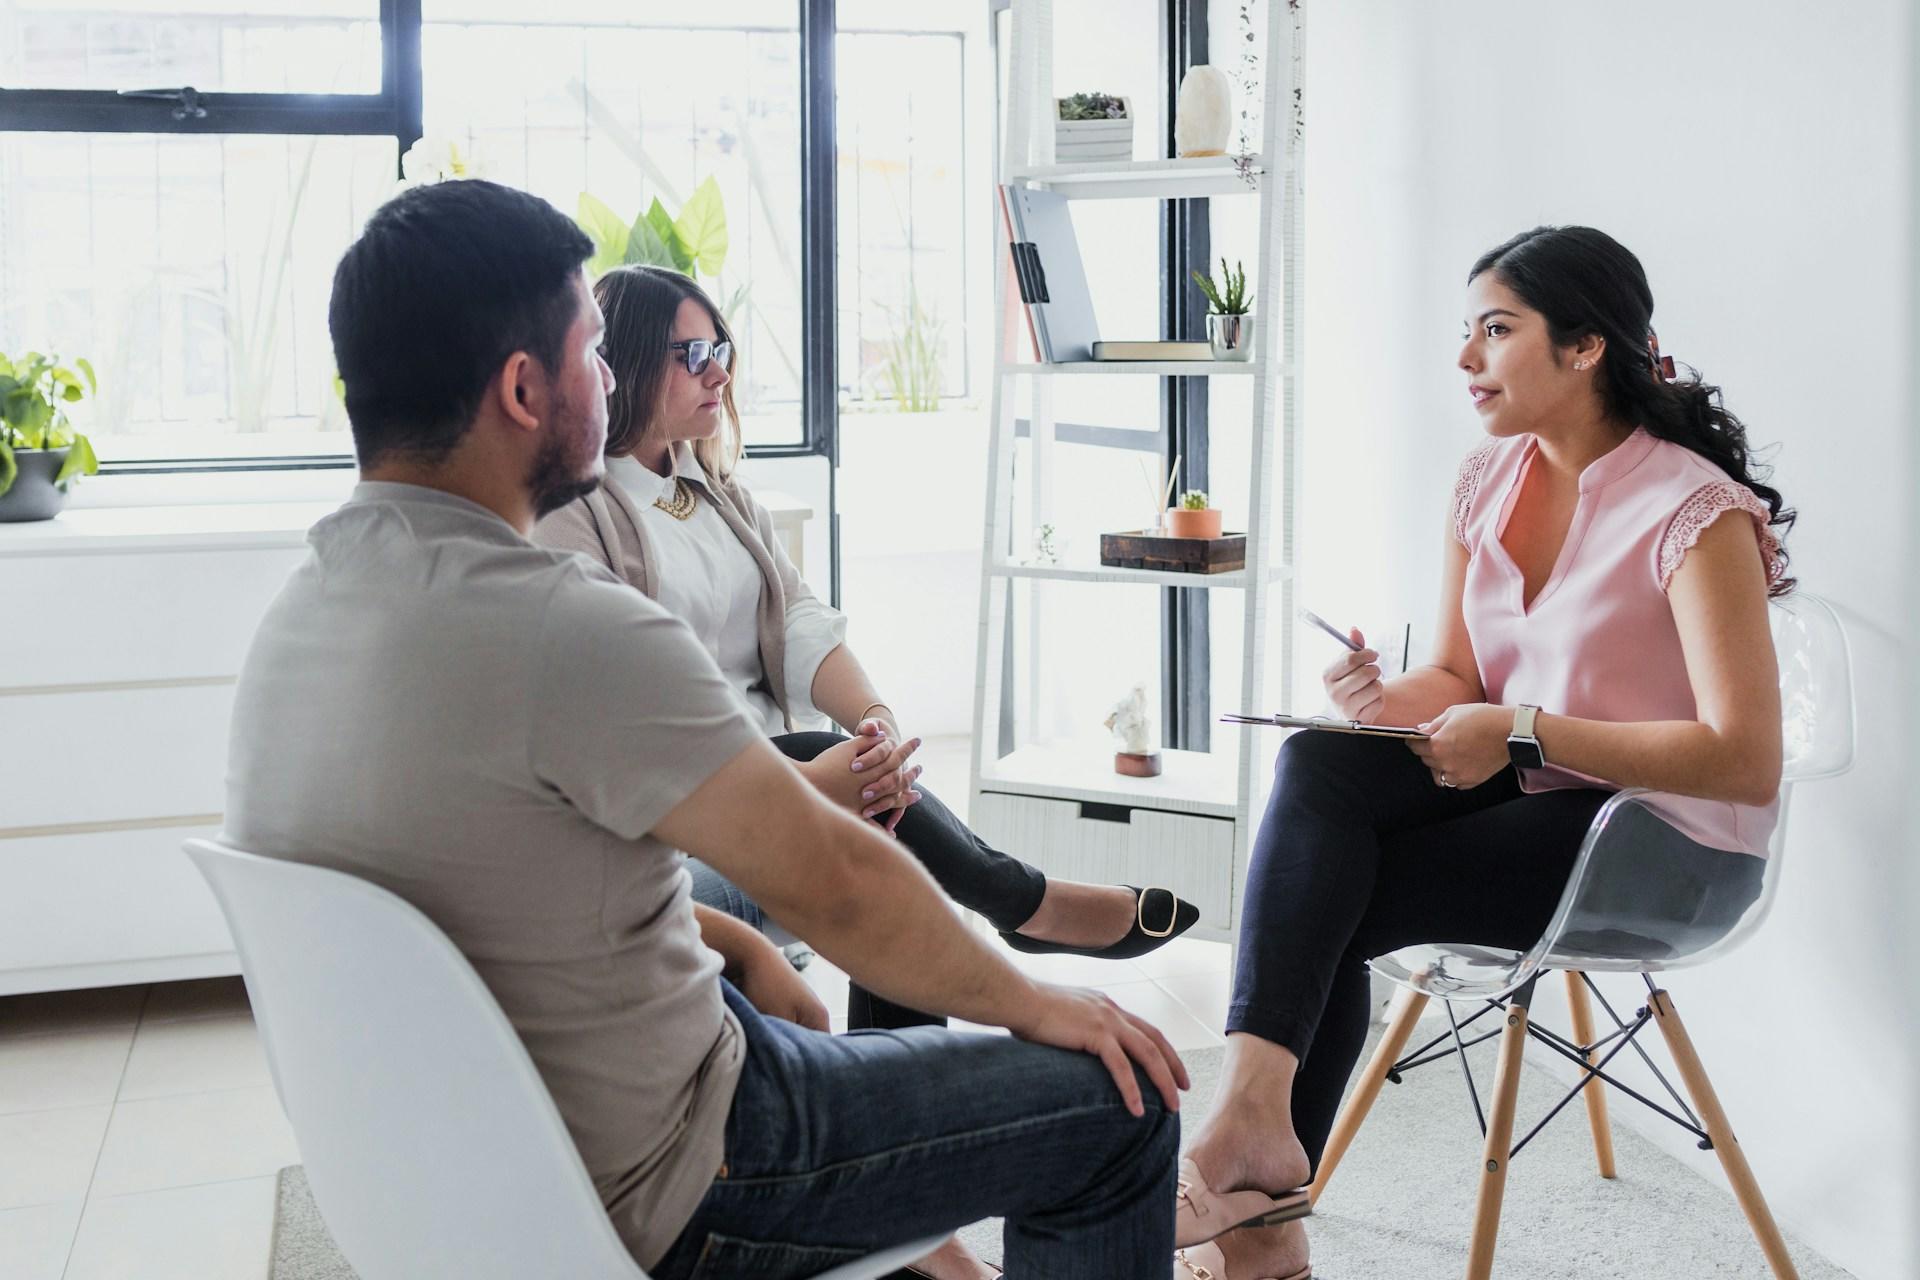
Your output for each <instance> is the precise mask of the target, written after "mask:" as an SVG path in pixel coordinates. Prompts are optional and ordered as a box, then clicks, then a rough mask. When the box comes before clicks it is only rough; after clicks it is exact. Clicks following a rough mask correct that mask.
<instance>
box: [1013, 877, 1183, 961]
mask: <svg viewBox="0 0 1920 1280" xmlns="http://www.w3.org/2000/svg"><path fill="white" fill-rule="evenodd" d="M1127 888H1129V889H1132V890H1133V905H1134V911H1133V927H1132V928H1131V929H1128V930H1127V935H1126V937H1124V938H1122V939H1120V941H1118V942H1116V943H1114V944H1112V945H1111V946H1106V947H1074V946H1069V945H1067V944H1066V943H1064V942H1042V941H1040V940H1039V939H1038V938H1029V937H1027V936H1026V935H1025V934H1023V933H1011V932H1009V931H1007V930H1005V929H1002V930H1001V931H1000V940H1001V941H1002V942H1004V943H1006V944H1007V945H1008V946H1010V947H1012V948H1013V949H1014V950H1015V951H1021V952H1025V953H1026V954H1027V955H1030V956H1053V955H1068V956H1091V957H1092V958H1093V959H1095V960H1131V959H1133V958H1134V957H1135V956H1143V955H1145V954H1147V952H1149V951H1152V950H1155V949H1156V948H1159V947H1163V946H1165V945H1166V944H1167V943H1169V942H1171V941H1172V940H1173V939H1175V938H1177V937H1179V936H1180V935H1181V934H1183V933H1185V932H1186V931H1187V930H1189V929H1191V928H1193V926H1194V924H1195V923H1196V922H1197V921H1198V920H1199V919H1200V908H1198V907H1196V906H1194V905H1193V904H1192V903H1191V902H1182V901H1180V898H1179V896H1178V895H1177V894H1175V893H1174V891H1173V890H1171V889H1163V888H1161V887H1160V886H1159V885H1152V886H1150V887H1148V888H1145V889H1141V888H1138V887H1137V886H1135V885H1128V886H1127Z"/></svg>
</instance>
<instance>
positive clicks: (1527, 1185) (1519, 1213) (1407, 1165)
mask: <svg viewBox="0 0 1920 1280" xmlns="http://www.w3.org/2000/svg"><path fill="white" fill-rule="evenodd" d="M1492 1049H1493V1045H1492V1044H1491V1043H1489V1044H1487V1045H1484V1046H1479V1047H1477V1048H1476V1049H1474V1050H1473V1051H1472V1058H1473V1061H1474V1070H1475V1075H1476V1078H1477V1079H1478V1080H1479V1081H1480V1082H1481V1089H1482V1093H1483V1096H1484V1093H1485V1091H1486V1089H1487V1088H1488V1087H1489V1085H1490V1083H1491V1081H1492V1079H1493V1071H1492V1065H1491V1061H1490V1058H1489V1057H1488V1055H1489V1054H1490V1053H1491V1052H1492ZM1183 1056H1184V1057H1185V1059H1186V1062H1187V1067H1188V1070H1189V1072H1190V1073H1191V1075H1192V1077H1193V1091H1192V1092H1191V1093H1190V1094H1189V1095H1188V1096H1187V1099H1186V1101H1185V1103H1184V1104H1183V1106H1182V1110H1181V1114H1182V1116H1183V1117H1184V1118H1185V1120H1186V1123H1187V1125H1188V1127H1189V1128H1190V1129H1191V1128H1193V1127H1195V1126H1196V1122H1197V1121H1198V1120H1199V1119H1200V1118H1201V1117H1203V1116H1205V1115H1206V1114H1207V1111H1208V1110H1209V1109H1210V1108H1211V1107H1212V1104H1213V1094H1214V1089H1215V1086H1216V1085H1217V1083H1218V1080H1219V1071H1220V1056H1221V1050H1219V1049H1203V1050H1199V1051H1196V1052H1191V1053H1188V1054H1185V1055H1183ZM1363 1061H1364V1059H1363ZM1560 1094H1561V1090H1560V1088H1559V1085H1558V1084H1557V1082H1556V1081H1555V1080H1554V1079H1553V1078H1552V1077H1551V1076H1549V1075H1548V1074H1547V1073H1546V1072H1544V1071H1541V1070H1539V1069H1538V1068H1533V1067H1529V1068H1528V1070H1527V1073H1526V1075H1525V1077H1524V1079H1523V1083H1522V1086H1521V1093H1520V1123H1519V1127H1518V1130H1517V1132H1519V1133H1525V1132H1526V1130H1527V1129H1530V1128H1532V1126H1533V1124H1534V1123H1535V1122H1536V1121H1537V1119H1538V1118H1539V1116H1540V1115H1542V1114H1543V1113H1544V1112H1545V1110H1546V1108H1548V1107H1550V1106H1552V1105H1553V1103H1554V1102H1555V1101H1557V1100H1558V1098H1559V1097H1560ZM1616 1098H1617V1101H1616V1102H1615V1105H1616V1106H1637V1105H1638V1104H1637V1103H1633V1102H1631V1101H1629V1100H1627V1099H1625V1098H1618V1097H1617V1095H1616ZM1736 1119H1737V1117H1736ZM1614 1147H1615V1153H1616V1160H1617V1164H1618V1169H1619V1175H1620V1176H1619V1177H1618V1178H1616V1179H1614V1180H1613V1181H1611V1182H1608V1181H1603V1180H1602V1179H1601V1178H1600V1177H1599V1176H1598V1175H1597V1174H1596V1173H1594V1171H1593V1148H1592V1145H1591V1142H1590V1140H1589V1137H1588V1132H1587V1123H1586V1112H1585V1109H1584V1108H1583V1107H1581V1106H1580V1104H1579V1103H1578V1102H1575V1103H1573V1104H1572V1105H1570V1106H1569V1107H1568V1108H1567V1109H1566V1110H1564V1111H1562V1112H1561V1113H1560V1115H1559V1116H1558V1117H1557V1118H1556V1119H1555V1120H1554V1122H1553V1123H1552V1124H1550V1125H1549V1126H1547V1128H1546V1130H1545V1131H1544V1132H1543V1133H1541V1135H1540V1136H1539V1137H1537V1138H1535V1139H1534V1140H1533V1141H1532V1142H1531V1143H1529V1144H1528V1146H1527V1148H1526V1150H1524V1151H1522V1152H1521V1153H1520V1155H1519V1156H1518V1157H1517V1158H1516V1159H1515V1160H1514V1163H1513V1172H1512V1174H1511V1175H1510V1176H1509V1178H1508V1180H1507V1194H1506V1203H1505V1210H1504V1213H1503V1214H1502V1233H1501V1239H1500V1247H1499V1252H1498V1255H1497V1258H1496V1261H1495V1263H1494V1275H1495V1276H1496V1277H1506V1278H1508V1280H1627V1278H1629V1277H1630V1278H1631V1280H1708V1278H1710V1277H1743V1278H1751V1280H1765V1277H1767V1276H1768V1275H1769V1272H1768V1270H1767V1266H1766V1263H1765V1261H1764V1260H1763V1259H1762V1258H1761V1256H1760V1250H1759V1247H1758V1246H1757V1245H1756V1244H1755V1243H1754V1241H1753V1237H1752V1235H1751V1234H1750V1233H1749V1232H1748V1230H1747V1225H1746V1220H1745V1219H1744V1218H1742V1217H1741V1215H1740V1210H1739V1208H1738V1207H1737V1206H1736V1205H1735V1204H1734V1202H1733V1197H1732V1195H1731V1194H1730V1193H1729V1192H1728V1191H1727V1190H1726V1187H1725V1184H1724V1183H1722V1182H1719V1181H1718V1180H1717V1175H1716V1180H1714V1181H1709V1180H1707V1179H1705V1178H1702V1177H1701V1176H1700V1175H1698V1174H1696V1173H1695V1172H1694V1171H1693V1170H1691V1169H1689V1168H1687V1167H1686V1166H1684V1165H1682V1164H1680V1163H1679V1162H1678V1161H1677V1160H1675V1159H1673V1157H1671V1156H1669V1155H1667V1154H1666V1153H1665V1152H1663V1151H1661V1150H1659V1149H1658V1148H1656V1147H1654V1146H1653V1145H1652V1144H1651V1143H1649V1142H1647V1141H1646V1140H1645V1139H1643V1138H1640V1137H1638V1136H1636V1135H1635V1134H1634V1133H1632V1132H1631V1131H1629V1130H1627V1129H1625V1128H1623V1127H1622V1126H1620V1125H1618V1124H1616V1125H1615V1126H1614ZM1479 1160H1480V1132H1479V1128H1478V1126H1477V1125H1476V1124H1475V1122H1474V1118H1473V1111H1472V1108H1471V1107H1470V1106H1469V1105H1468V1102H1467V1098H1466V1093H1465V1086H1464V1085H1463V1083H1462V1081H1461V1079H1460V1073H1459V1070H1458V1068H1457V1066H1455V1065H1454V1064H1453V1063H1452V1062H1450V1061H1448V1062H1439V1063H1435V1064H1433V1065H1431V1066H1427V1067H1423V1068H1421V1069H1419V1070H1416V1071H1414V1072H1411V1073H1410V1074H1409V1075H1408V1076H1407V1077H1406V1081H1405V1083H1403V1084H1401V1085H1398V1086H1392V1085H1390V1086H1388V1087H1387V1088H1385V1089H1384V1090H1382V1092H1381V1095H1380V1100H1379V1102H1378V1103H1377V1104H1375V1106H1374V1110H1373V1114H1372V1116H1370V1117H1369V1118H1368V1121H1367V1125H1366V1127H1365V1128H1364V1129H1363V1130H1362V1131H1361V1133H1360V1136H1359V1138H1358V1139H1357V1140H1356V1141H1355V1142H1354V1145H1353V1149H1352V1150H1351V1151H1350V1152H1349V1153H1348V1155H1347V1158H1346V1160H1345V1161H1344V1162H1343V1163H1342V1165H1341V1167H1340V1170H1339V1173H1338V1174H1337V1176H1336V1177H1335V1178H1334V1181H1333V1183H1332V1185H1331V1186H1330V1187H1329V1188H1328V1190H1327V1193H1326V1195H1325V1196H1324V1197H1323V1198H1322V1199H1321V1202H1320V1210H1319V1212H1318V1213H1317V1214H1316V1215H1315V1216H1314V1218H1313V1219H1312V1220H1311V1222H1310V1223H1309V1225H1308V1231H1309V1232H1310V1233H1311V1235H1312V1238H1313V1242H1314V1274H1315V1276H1317V1277H1319V1278H1320V1280H1438V1278H1442V1277H1451V1276H1457V1275H1459V1274H1460V1273H1461V1271H1462V1270H1463V1267H1464V1264H1465V1259H1466V1248H1467V1240H1468V1236H1469V1234H1470V1226H1471V1223H1472V1220H1473V1201H1474V1194H1475V1189H1476V1185H1477V1184H1476V1181H1475V1179H1476V1175H1477V1173H1478V1169H1479ZM1783 1207H1784V1206H1781V1205H1778V1204H1776V1205H1775V1206H1774V1208H1775V1212H1776V1214H1777V1213H1778V1212H1779V1211H1780V1210H1781V1209H1782V1208H1783ZM961 1235H962V1236H963V1237H964V1238H965V1239H966V1240H967V1242H968V1243H969V1244H970V1245H972V1246H973V1248H974V1249H975V1251H977V1252H978V1253H979V1254H980V1256H982V1257H984V1258H987V1259H989V1260H992V1261H998V1260H999V1258H1000V1225H999V1223H998V1222H982V1223H976V1224H975V1225H973V1226H971V1227H968V1228H966V1229H965V1230H963V1231H962V1232H961ZM1790 1243H1791V1247H1792V1249H1793V1255H1794V1260H1795V1262H1796V1263H1798V1265H1799V1268H1800V1275H1801V1277H1802V1280H1844V1278H1845V1277H1847V1275H1848V1273H1847V1272H1845V1271H1842V1270H1840V1269H1839V1268H1838V1267H1835V1266H1833V1265H1832V1264H1830V1263H1828V1262H1826V1261H1825V1260H1824V1259H1822V1258H1820V1257H1819V1256H1817V1255H1816V1254H1814V1253H1813V1251H1812V1250H1810V1249H1808V1248H1806V1247H1805V1246H1804V1245H1801V1244H1799V1243H1797V1242H1790ZM270 1276H271V1280H356V1277H355V1276H354V1272H353V1269H352V1268H351V1267H349V1266H348V1265H347V1263H346V1260H345V1259H343V1258H342V1257H341V1256H340V1254H339V1251H338V1250H336V1249H335V1248H334V1246H333V1241H332V1240H331V1239H330V1238H329V1237H328V1236H327V1232H326V1227H325V1225H324V1224H323V1223H322V1222H321V1220H320V1216H319V1214H318V1212H317V1211H316V1210H315V1208H314V1204H313V1198H312V1196H311V1195H310V1194H309V1193H308V1190H307V1180H306V1176H305V1174H304V1173H303V1172H302V1171H301V1169H300V1168H299V1167H298V1166H293V1167H291V1168H287V1169H283V1170H281V1173H280V1188H279V1201H278V1204H277V1206H276V1209H275V1218H274V1245H273V1266H272V1270H271V1272H270Z"/></svg>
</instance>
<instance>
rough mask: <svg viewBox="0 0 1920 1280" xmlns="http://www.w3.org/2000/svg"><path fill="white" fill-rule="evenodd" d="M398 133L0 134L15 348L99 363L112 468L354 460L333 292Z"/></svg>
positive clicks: (5, 287)
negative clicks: (337, 384)
mask: <svg viewBox="0 0 1920 1280" xmlns="http://www.w3.org/2000/svg"><path fill="white" fill-rule="evenodd" d="M394 150H395V143H394V140H393V139H392V138H355V137H299V136H272V135H252V134H247V135H241V134H229V135H221V136H209V137H192V136H180V135H152V134H128V133H121V134H76V133H37V134H21V133H16V134H0V192H4V193H5V196H6V198H5V199H4V200H0V349H5V350H7V351H9V352H14V353H18V352H20V351H24V350H38V351H46V352H53V353H57V354H59V355H61V356H63V357H65V358H67V359H69V360H71V359H73V358H75V357H80V356H84V357H86V358H87V359H88V360H90V361H91V362H92V363H93V366H94V368H95V369H96V370H97V372H98V374H99V380H100V391H99V396H98V398H97V399H93V400H89V401H85V402H82V403H81V404H79V405H77V406H75V412H74V414H73V417H74V419H75V421H76V423H78V424H79V425H80V427H81V429H82V430H85V431H87V432H88V434H89V435H90V436H91V438H92V440H93V443H94V446H95V448H96V450H97V452H98V453H99V455H100V457H101V460H102V461H105V462H113V461H134V460H147V459H155V458H203V457H221V456H228V457H250V456H262V455H287V454H312V453H342V452H347V451H349V450H350V448H351V445H350V442H349V441H348V438H347V433H346V417H345V411H344V409H343V407H342V406H341V404H340V401H339V398H338V396H337V395H336V393H335V391H334V368H333V356H332V347H331V343H330V341H329V339H328V336H327V328H326V322H327V295H328V291H329V290H330V288H331V286H332V279H333V268H334V264H335V263H336V262H337V261H338V260H339V257H340V254H341V252H342V251H343V250H345V248H346V247H347V245H348V244H349V243H351V242H352V240H353V237H354V235H355V234H356V233H357V232H358V230H359V227H360V225H361V223H363V222H364V221H365V220H366V217H367V215H368V214H370V213H372V211H373V210H374V209H375V208H376V207H377V206H378V205H379V204H380V202H381V201H383V200H385V199H386V198H387V197H388V196H389V195H391V194H392V193H393V191H394V189H395V179H394V173H395V168H396V158H395V155H394Z"/></svg>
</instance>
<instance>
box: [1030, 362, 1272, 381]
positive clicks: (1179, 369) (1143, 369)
mask: <svg viewBox="0 0 1920 1280" xmlns="http://www.w3.org/2000/svg"><path fill="white" fill-rule="evenodd" d="M1266 367H1267V366H1266V365H1264V364H1262V363H1261V362H1260V361H1258V360H1247V361H1242V362H1238V363H1236V362H1234V361H1231V360H1068V361H1062V362H1048V361H1028V362H1025V363H1014V364H1003V365H1001V366H999V371H1000V372H1001V373H1015V374H1027V375H1030V376H1036V377H1049V378H1051V377H1089V376H1091V377H1107V378H1112V377H1126V376H1127V375H1129V374H1131V375H1134V376H1136V377H1137V376H1140V375H1143V374H1144V375H1150V376H1153V377H1159V378H1231V377H1241V378H1245V377H1250V376H1252V375H1253V374H1256V373H1259V372H1260V371H1261V370H1262V369H1264V368H1266ZM1279 369H1280V376H1281V377H1283V378H1284V377H1287V376H1289V375H1291V374H1292V372H1293V366H1292V365H1290V364H1288V363H1286V362H1285V361H1282V362H1281V363H1280V365H1279Z"/></svg>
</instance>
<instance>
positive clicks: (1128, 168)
mask: <svg viewBox="0 0 1920 1280" xmlns="http://www.w3.org/2000/svg"><path fill="white" fill-rule="evenodd" d="M1252 176H1253V181H1252V183H1248V182H1247V181H1246V179H1244V178H1242V177H1241V176H1240V175H1239V174H1238V173H1236V172H1235V171H1234V167H1233V160H1232V159H1231V158H1230V157H1228V156H1201V157H1198V158H1195V159H1191V160H1130V161H1105V162H1096V163H1093V164H1036V165H1026V166H1024V167H1021V168H1018V169H1015V170H1014V171H1013V172H1012V174H1011V175H1010V176H1009V177H1008V179H1007V180H1008V181H1009V182H1027V183H1034V184H1038V185H1044V186H1045V187H1047V188H1048V189H1049V190H1051V191H1053V192H1055V193H1057V194H1059V195H1063V196H1066V197H1067V198H1068V199H1079V200H1089V199H1091V200H1103V199H1105V200H1111V199H1118V198H1120V197H1123V196H1152V197H1157V198H1159V199H1162V200H1182V199H1195V198H1199V197H1204V196H1253V195H1259V194H1260V190H1261V187H1262V186H1263V185H1264V184H1265V180H1266V169H1265V166H1264V165H1263V164H1262V162H1261V159H1260V157H1259V156H1255V157H1254V158H1253V166H1252Z"/></svg>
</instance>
